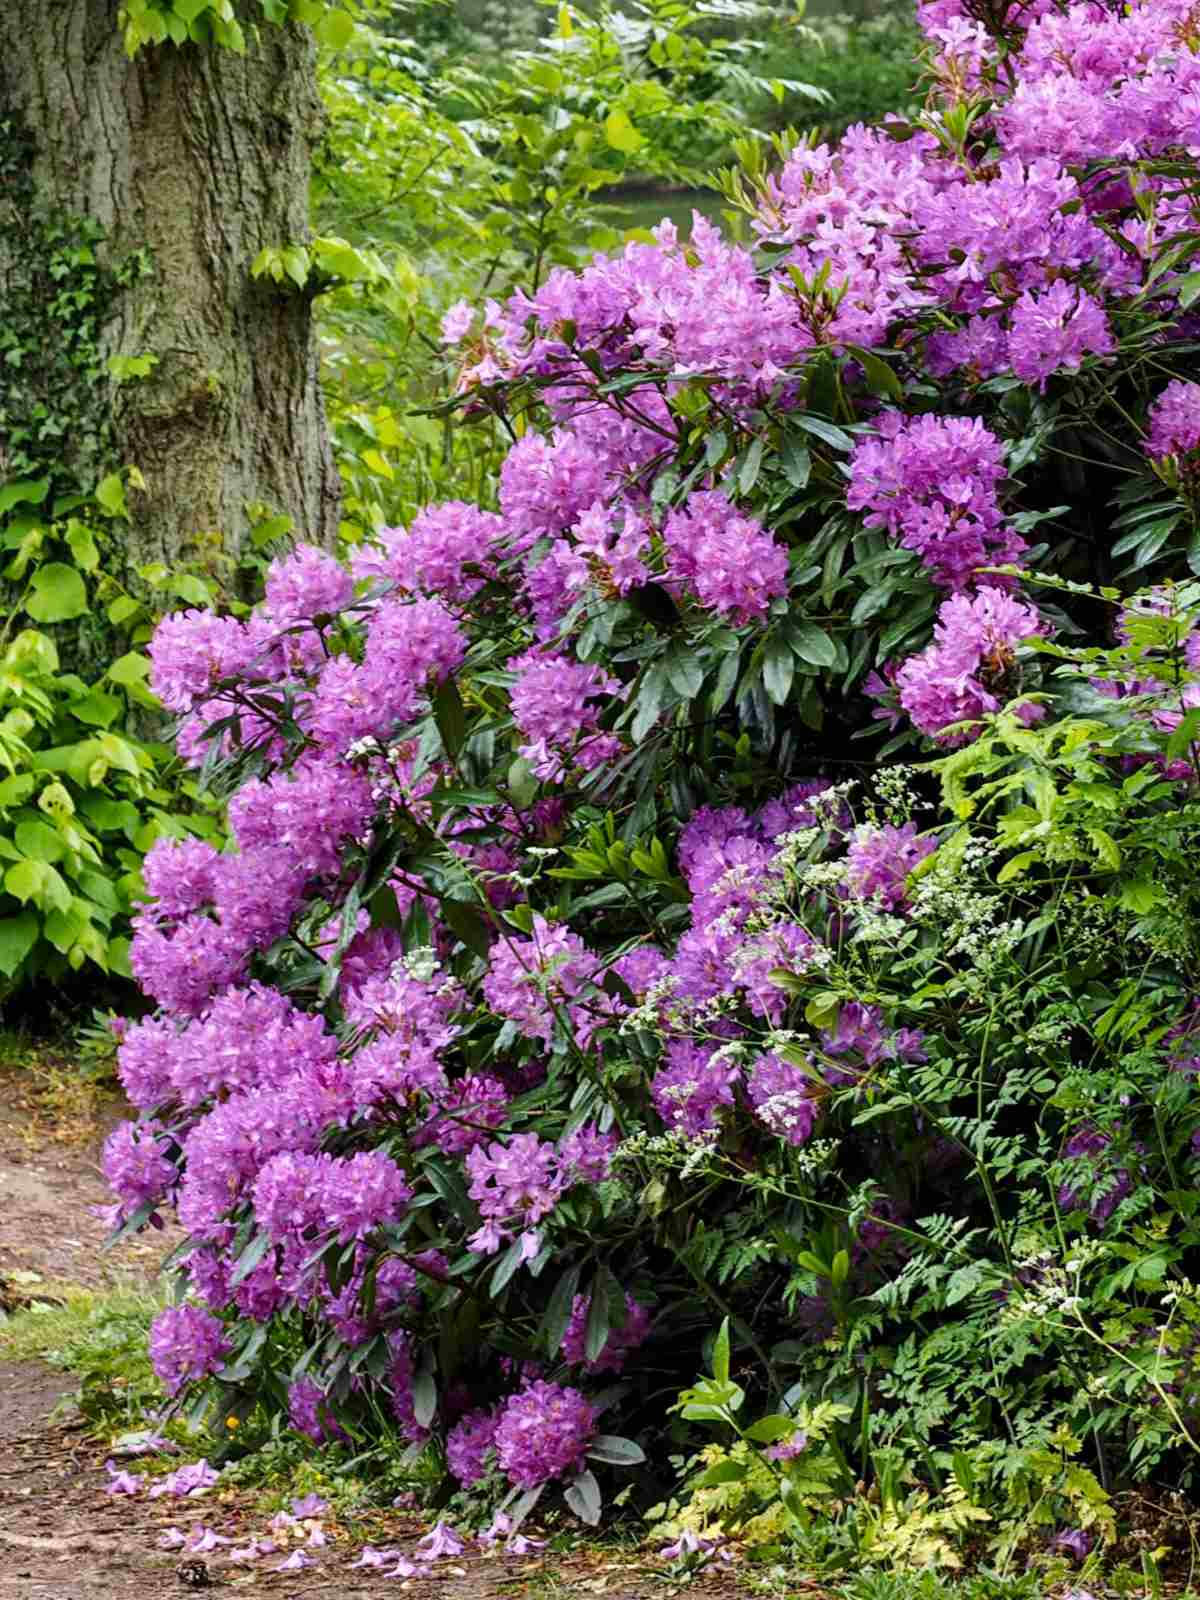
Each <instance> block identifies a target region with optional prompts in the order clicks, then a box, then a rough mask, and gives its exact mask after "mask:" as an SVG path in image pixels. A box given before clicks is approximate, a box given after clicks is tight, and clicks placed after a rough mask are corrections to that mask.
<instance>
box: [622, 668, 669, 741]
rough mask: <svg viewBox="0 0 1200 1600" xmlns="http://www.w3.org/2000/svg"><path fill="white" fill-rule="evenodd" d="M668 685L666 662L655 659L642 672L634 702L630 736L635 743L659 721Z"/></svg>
mask: <svg viewBox="0 0 1200 1600" xmlns="http://www.w3.org/2000/svg"><path fill="white" fill-rule="evenodd" d="M667 687H668V680H667V667H666V662H665V661H655V662H654V663H653V665H652V666H650V667H649V668H648V669H647V670H646V671H645V672H644V673H643V674H642V677H641V681H640V682H639V683H638V686H637V695H636V697H635V699H634V702H633V726H632V727H631V728H630V737H631V738H632V739H633V742H634V744H640V743H641V742H642V740H643V739H644V738H645V737H646V735H647V734H648V733H649V732H650V730H651V728H652V727H653V726H654V724H655V723H656V722H657V721H658V716H659V712H660V711H661V710H662V703H663V696H664V695H665V694H666V691H667Z"/></svg>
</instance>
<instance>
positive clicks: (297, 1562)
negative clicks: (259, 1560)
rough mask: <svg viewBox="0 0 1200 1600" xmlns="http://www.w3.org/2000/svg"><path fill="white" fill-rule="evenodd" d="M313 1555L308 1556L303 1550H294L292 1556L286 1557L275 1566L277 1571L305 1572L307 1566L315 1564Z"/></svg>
mask: <svg viewBox="0 0 1200 1600" xmlns="http://www.w3.org/2000/svg"><path fill="white" fill-rule="evenodd" d="M315 1565H316V1563H315V1562H314V1560H313V1558H312V1557H311V1556H306V1555H305V1554H304V1551H303V1550H293V1551H292V1553H291V1555H290V1556H285V1557H284V1559H283V1560H282V1561H281V1562H280V1563H279V1565H278V1566H277V1567H276V1568H275V1571H276V1572H303V1570H304V1568H305V1567H312V1566H315Z"/></svg>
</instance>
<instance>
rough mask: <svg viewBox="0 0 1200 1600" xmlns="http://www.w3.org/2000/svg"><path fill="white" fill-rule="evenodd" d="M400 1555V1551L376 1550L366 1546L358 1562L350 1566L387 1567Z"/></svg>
mask: <svg viewBox="0 0 1200 1600" xmlns="http://www.w3.org/2000/svg"><path fill="white" fill-rule="evenodd" d="M399 1554H400V1552H399V1551H398V1550H394V1549H388V1550H376V1549H374V1548H373V1547H372V1546H371V1545H365V1546H364V1547H363V1551H362V1554H361V1555H360V1556H359V1558H358V1560H357V1561H352V1562H351V1563H350V1565H351V1566H352V1567H382V1566H386V1564H387V1563H388V1562H389V1561H394V1560H395V1559H396V1557H397V1556H398V1555H399Z"/></svg>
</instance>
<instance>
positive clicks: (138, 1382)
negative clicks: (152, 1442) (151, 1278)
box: [0, 1274, 164, 1431]
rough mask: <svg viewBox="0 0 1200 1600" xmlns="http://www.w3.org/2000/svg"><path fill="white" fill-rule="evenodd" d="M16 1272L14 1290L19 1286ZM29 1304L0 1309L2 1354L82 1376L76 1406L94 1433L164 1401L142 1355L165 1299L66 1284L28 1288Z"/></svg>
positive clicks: (145, 1293)
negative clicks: (3, 1310)
mask: <svg viewBox="0 0 1200 1600" xmlns="http://www.w3.org/2000/svg"><path fill="white" fill-rule="evenodd" d="M24 1276H26V1275H25V1274H20V1275H18V1278H17V1279H15V1280H14V1282H13V1284H12V1287H15V1288H24V1287H27V1286H26V1285H24V1284H22V1283H21V1282H20V1281H19V1279H20V1278H21V1277H24ZM28 1288H29V1290H30V1294H31V1298H30V1301H29V1303H28V1305H25V1306H22V1307H21V1308H20V1309H18V1310H16V1311H13V1312H11V1313H9V1314H7V1315H6V1314H3V1313H0V1359H3V1360H6V1361H34V1360H38V1361H45V1362H46V1363H47V1364H48V1365H50V1366H52V1367H57V1368H59V1369H61V1370H62V1371H64V1372H70V1373H72V1374H73V1375H74V1376H75V1377H77V1378H78V1380H79V1403H80V1408H81V1410H82V1411H83V1414H84V1416H85V1417H86V1418H87V1419H88V1421H89V1422H91V1423H92V1424H93V1425H94V1426H95V1427H96V1428H97V1430H98V1431H109V1430H111V1429H112V1428H113V1427H114V1426H120V1425H132V1424H134V1423H136V1422H139V1421H140V1420H141V1419H142V1417H143V1415H144V1414H145V1412H146V1410H147V1409H149V1408H151V1407H154V1406H157V1405H159V1404H161V1401H162V1387H161V1385H160V1384H159V1382H158V1379H157V1378H156V1377H155V1376H154V1372H153V1369H152V1368H151V1366H150V1361H149V1358H148V1356H147V1353H146V1334H147V1330H148V1329H149V1326H150V1320H151V1318H152V1317H153V1316H154V1314H155V1313H156V1312H157V1311H159V1310H161V1308H162V1306H163V1304H164V1301H163V1299H162V1297H161V1296H160V1295H158V1294H155V1293H154V1292H153V1291H152V1290H148V1289H146V1288H141V1287H138V1288H135V1287H132V1286H131V1287H128V1288H117V1289H110V1290H106V1291H104V1292H94V1291H92V1290H90V1289H81V1288H78V1287H76V1286H74V1285H70V1284H53V1283H38V1284H36V1285H29V1286H28Z"/></svg>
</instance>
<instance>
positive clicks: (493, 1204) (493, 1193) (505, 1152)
mask: <svg viewBox="0 0 1200 1600" xmlns="http://www.w3.org/2000/svg"><path fill="white" fill-rule="evenodd" d="M466 1165H467V1172H468V1174H469V1176H470V1180H471V1181H470V1185H469V1193H470V1195H471V1198H472V1200H474V1201H475V1202H476V1203H477V1204H478V1206H479V1210H480V1213H481V1215H482V1216H483V1217H484V1219H485V1227H484V1228H483V1229H480V1230H479V1232H478V1233H477V1234H476V1235H475V1236H474V1237H473V1238H472V1239H470V1240H468V1244H469V1245H470V1248H471V1249H473V1250H483V1251H484V1252H485V1253H490V1251H491V1250H494V1249H497V1248H498V1247H499V1243H500V1240H501V1238H502V1237H504V1236H506V1235H507V1234H508V1233H511V1232H513V1231H521V1230H524V1229H527V1228H528V1227H529V1225H530V1224H531V1223H534V1222H538V1221H540V1220H541V1218H542V1217H544V1216H546V1215H548V1213H549V1212H551V1211H552V1210H553V1209H554V1207H555V1206H556V1205H557V1204H558V1199H559V1196H560V1195H561V1194H562V1191H563V1188H564V1180H563V1176H562V1173H561V1171H560V1168H559V1155H558V1151H557V1150H556V1149H555V1147H554V1146H553V1145H552V1144H548V1143H543V1142H542V1140H540V1139H539V1138H538V1136H537V1134H536V1133H518V1134H514V1135H513V1137H512V1138H511V1139H509V1140H508V1142H507V1143H506V1144H503V1143H501V1142H500V1140H498V1139H497V1140H495V1141H494V1142H493V1143H492V1144H490V1145H487V1146H486V1147H485V1146H482V1145H477V1146H476V1147H475V1149H474V1150H471V1151H470V1152H469V1153H468V1155H467V1158H466ZM486 1224H490V1225H491V1226H490V1227H488V1226H486ZM493 1240H494V1241H495V1242H493Z"/></svg>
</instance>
